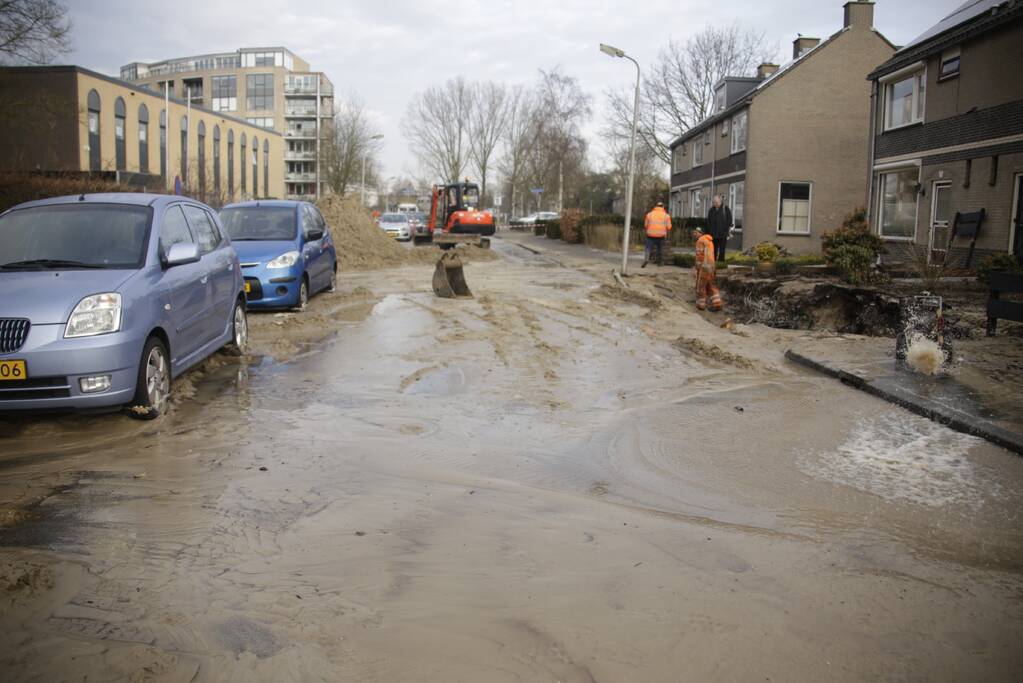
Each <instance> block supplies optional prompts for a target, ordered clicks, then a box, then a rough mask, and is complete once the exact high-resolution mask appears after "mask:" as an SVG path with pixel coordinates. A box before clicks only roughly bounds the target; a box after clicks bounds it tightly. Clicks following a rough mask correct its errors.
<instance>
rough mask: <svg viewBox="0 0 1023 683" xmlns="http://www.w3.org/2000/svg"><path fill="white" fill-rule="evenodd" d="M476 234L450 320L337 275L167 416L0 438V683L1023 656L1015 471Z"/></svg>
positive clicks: (867, 664) (858, 665)
mask: <svg viewBox="0 0 1023 683" xmlns="http://www.w3.org/2000/svg"><path fill="white" fill-rule="evenodd" d="M495 249H497V250H498V251H499V252H500V253H501V255H502V257H503V258H502V259H501V260H499V261H494V262H488V263H480V264H472V265H469V266H467V267H466V272H467V278H468V281H469V284H470V287H472V289H473V291H474V292H475V293H476V296H477V298H476V299H475V300H472V301H449V300H439V299H436V298H434V297H433V295H432V293H431V292H430V290H429V275H430V269H429V268H421V267H417V268H402V269H396V270H392V271H387V272H383V271H381V272H376V273H360V274H346V275H345V277H344V278H343V280H342V283H341V289H342V291H351V290H353V288H356V287H363V288H366V289H368V290H369V291H370V292H371V293H372V296H371V298H370V299H369V303H368V304H366V305H360V306H358V307H356V308H354V309H352V310H354V311H355V313H354V314H350V315H339V316H337V317H334V318H329V320H331V321H332V322H331V323H330V324H331V335H330V336H329V337H328V339H326V340H325V341H324V342H322V343H319V344H315V345H308V346H302V345H301V344H299V345H298V349H297V351H296V352H295V353H292V354H290V355H289V356H288V358H287V360H281V359H280V358H276V359H275V358H274V357H273V356H272V355H266V356H262V357H259V356H256V357H251V358H247V359H245V360H243V361H237V360H233V359H228V358H226V357H224V358H220V357H218V358H217V359H215V360H214V362H212V363H210V364H208V366H207V367H206V368H204V370H203V372H202V373H201V375H199V376H193V377H190V378H187V380H186V383H185V384H186V385H187V391H185V392H184V393H182V392H181V390H180V389H179V396H178V399H177V402H176V407H175V408H174V410H173V411H172V412H171V413H169V414H168V415H166V416H164V417H163V418H161V419H160V420H158V421H155V422H134V421H131V420H128V419H126V418H123V417H120V416H106V417H82V416H68V417H60V418H52V417H49V418H47V417H37V418H30V419H17V420H12V419H4V420H0V428H2V436H0V507H2V509H0V513H2V515H3V517H2V518H0V579H2V581H3V583H2V584H0V587H2V588H4V590H3V591H2V596H0V599H2V600H3V601H4V602H3V609H2V616H0V673H2V674H3V676H2V677H3V678H4V679H5V680H45V681H51V680H83V679H87V680H120V679H130V680H168V681H177V680H181V681H188V680H202V681H214V680H217V681H219V680H232V681H252V680H266V681H289V680H294V681H306V680H324V681H337V680H352V681H363V680H364V681H425V680H437V681H678V680H693V681H706V680H722V681H728V680H775V681H780V680H815V681H827V680H864V679H880V680H1013V679H1015V678H1016V677H1017V676H1018V673H1019V671H1021V670H1023V650H1021V648H1020V647H1019V643H1020V642H1023V639H1021V636H1023V532H1021V525H1020V512H1019V510H1021V509H1023V508H1021V502H1023V493H1021V490H1023V487H1021V482H1023V460H1021V459H1020V458H1017V457H1015V456H1012V455H1010V454H1008V453H1006V452H1005V451H1002V450H1000V449H998V448H995V447H993V446H990V445H988V444H986V443H984V442H982V441H979V440H977V439H973V438H970V437H966V436H963V435H960V434H957V433H954V432H950V431H948V430H945V429H943V428H941V427H938V426H936V425H934V424H932V423H929V422H927V421H925V420H922V419H920V418H916V417H914V416H912V415H910V414H908V413H905V412H904V411H901V410H899V409H897V408H894V407H892V406H890V405H888V404H885V403H883V402H881V401H878V400H875V399H873V398H871V397H868V396H864V395H861V394H858V393H857V392H855V391H853V390H851V389H846V388H844V387H841V386H838V385H836V384H833V383H831V382H830V381H828V380H826V379H821V378H816V377H813V376H810V375H808V374H804V373H801V372H799V371H796V370H785V371H777V370H775V369H770V370H768V369H759V368H757V366H756V364H755V363H754V364H750V365H745V366H743V367H737V366H735V365H730V364H728V363H723V362H720V361H719V360H718V359H715V358H712V357H701V356H700V355H699V354H696V353H693V352H691V351H684V350H680V349H679V348H676V347H674V346H672V345H671V344H668V343H666V342H664V341H663V340H662V339H660V338H659V337H658V335H656V334H651V332H656V330H657V329H659V328H661V327H663V326H665V325H668V324H672V325H677V324H680V323H679V320H680V319H681V320H682V321H683V322H682V323H681V324H684V325H685V324H691V325H700V324H706V323H704V322H703V321H702V318H700V317H698V316H694V315H690V314H687V313H685V312H684V311H682V310H680V308H676V307H667V308H664V309H660V310H654V311H649V310H648V309H646V308H644V307H642V306H640V305H636V304H634V303H629V302H623V301H619V300H616V299H614V298H610V297H607V296H604V295H603V293H602V290H601V289H600V288H599V285H600V284H601V280H599V279H598V276H597V275H596V274H595V271H580V270H578V269H574V268H567V267H562V266H560V265H558V264H556V263H554V262H552V261H550V260H548V259H545V258H543V257H542V256H538V255H534V254H531V253H530V252H527V251H524V250H522V249H520V248H518V247H515V246H513V245H510V244H507V243H503V242H501V241H500V240H497V241H495ZM601 269H602V270H603V266H601ZM332 296H335V295H326V296H325V297H324V298H322V299H320V300H319V301H318V300H315V299H314V301H313V305H312V306H311V311H310V314H311V315H316V314H317V310H318V309H317V307H318V306H319V307H321V308H322V307H325V306H328V305H329V304H330V299H329V297H332ZM337 296H341V295H337ZM363 303H364V304H365V302H363ZM686 316H689V317H686ZM272 320H273V318H272V317H269V316H268V317H266V318H264V319H263V321H262V322H264V323H265V322H267V321H272ZM258 322H259V321H257V323H258ZM254 327H255V328H256V329H257V330H258V328H259V325H258V324H257V325H255V326H254ZM264 327H265V325H264ZM271 332H272V330H271ZM271 332H265V331H264V332H263V334H270V333H271ZM257 334H258V332H257Z"/></svg>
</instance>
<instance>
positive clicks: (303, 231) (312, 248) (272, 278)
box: [220, 200, 337, 310]
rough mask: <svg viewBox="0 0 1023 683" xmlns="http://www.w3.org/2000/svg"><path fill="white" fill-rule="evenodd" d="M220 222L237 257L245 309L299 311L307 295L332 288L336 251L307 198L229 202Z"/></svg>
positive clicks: (304, 303)
mask: <svg viewBox="0 0 1023 683" xmlns="http://www.w3.org/2000/svg"><path fill="white" fill-rule="evenodd" d="M220 220H221V222H222V223H223V224H224V229H225V230H227V233H228V235H230V237H231V242H232V244H234V247H235V249H236V250H237V251H238V257H239V258H240V259H241V264H242V275H243V276H244V277H245V295H246V297H248V305H249V307H250V308H295V309H298V310H303V309H304V308H305V307H306V304H307V303H309V297H310V296H312V295H313V294H315V293H317V292H320V291H324V290H327V291H334V289H335V288H336V287H337V251H336V250H335V249H334V243H333V241H332V240H331V237H330V230H328V229H327V222H326V221H324V220H323V215H322V214H320V210H319V209H317V208H316V207H315V206H313V205H312V204H310V203H309V202H299V201H285V200H269V201H253V202H239V203H237V204H229V205H228V206H225V207H224V208H223V209H221V211H220Z"/></svg>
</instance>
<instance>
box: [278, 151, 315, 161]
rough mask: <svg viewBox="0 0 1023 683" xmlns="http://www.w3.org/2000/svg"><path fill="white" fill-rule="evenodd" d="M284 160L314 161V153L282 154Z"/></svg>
mask: <svg viewBox="0 0 1023 683" xmlns="http://www.w3.org/2000/svg"><path fill="white" fill-rule="evenodd" d="M284 159H285V160H286V161H307V160H315V159H316V152H289V151H285V152H284Z"/></svg>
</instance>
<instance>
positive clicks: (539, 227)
mask: <svg viewBox="0 0 1023 683" xmlns="http://www.w3.org/2000/svg"><path fill="white" fill-rule="evenodd" d="M533 234H534V235H536V236H537V237H543V236H544V235H546V234H547V224H546V223H544V222H543V221H537V222H536V223H533Z"/></svg>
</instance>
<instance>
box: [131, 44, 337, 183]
mask: <svg viewBox="0 0 1023 683" xmlns="http://www.w3.org/2000/svg"><path fill="white" fill-rule="evenodd" d="M121 78H122V79H123V80H126V81H130V82H132V83H136V84H138V85H141V86H143V87H146V88H149V89H150V90H153V91H156V92H160V93H162V92H163V91H164V89H165V88H169V89H170V92H171V94H172V95H174V96H175V97H178V98H180V99H188V100H191V102H193V103H196V102H198V103H199V104H201V105H202V106H205V107H208V108H210V109H212V110H213V111H217V112H224V113H227V114H230V115H232V116H236V117H238V118H242V119H244V120H246V121H248V122H249V123H252V124H254V125H257V126H260V127H263V128H266V129H268V130H274V131H277V132H278V133H281V134H282V135H283V136H284V143H285V149H284V161H283V164H284V183H285V190H284V196H285V197H287V198H290V199H310V198H314V197H317V196H319V195H321V194H323V192H324V191H325V189H326V187H327V182H326V179H325V178H324V177H322V174H321V172H320V171H321V169H320V159H321V158H322V154H321V151H322V150H321V141H322V139H323V137H324V135H325V134H326V130H327V128H328V126H329V125H330V124H331V122H332V121H333V112H334V86H333V85H332V84H331V82H330V79H328V78H327V77H326V75H324V74H323V73H322V72H318V71H311V70H310V68H309V64H308V63H307V62H306V61H305V60H303V59H302V58H300V57H298V56H297V55H295V54H294V53H292V52H291V51H290V50H288V49H287V48H283V47H269V48H240V49H238V50H236V51H234V52H223V53H216V54H207V55H198V56H194V57H179V58H176V59H168V60H165V61H162V62H153V63H148V64H147V63H142V62H132V63H131V64H127V65H125V66H123V67H121Z"/></svg>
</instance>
